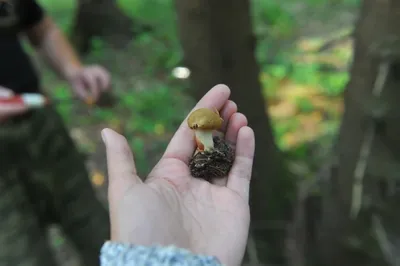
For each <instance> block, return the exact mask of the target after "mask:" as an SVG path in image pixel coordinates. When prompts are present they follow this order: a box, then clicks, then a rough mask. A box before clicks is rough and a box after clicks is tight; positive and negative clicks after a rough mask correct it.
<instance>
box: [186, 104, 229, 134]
mask: <svg viewBox="0 0 400 266" xmlns="http://www.w3.org/2000/svg"><path fill="white" fill-rule="evenodd" d="M223 121H224V120H223V119H222V118H221V117H220V116H219V113H218V111H217V110H215V111H213V110H210V109H208V108H200V109H197V110H195V111H193V112H192V113H191V114H190V116H189V118H188V120H187V123H188V126H189V127H190V128H191V129H203V130H215V129H219V128H220V127H221V125H222V122H223Z"/></svg>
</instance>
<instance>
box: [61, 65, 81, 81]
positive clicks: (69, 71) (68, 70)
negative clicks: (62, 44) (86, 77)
mask: <svg viewBox="0 0 400 266" xmlns="http://www.w3.org/2000/svg"><path fill="white" fill-rule="evenodd" d="M82 68H83V66H82V64H81V63H80V62H72V63H70V64H68V65H67V66H66V67H65V69H64V71H63V72H62V76H63V78H64V79H65V80H66V81H68V82H70V81H71V80H72V79H73V78H74V77H75V76H76V73H78V72H79V71H80V70H81V69H82Z"/></svg>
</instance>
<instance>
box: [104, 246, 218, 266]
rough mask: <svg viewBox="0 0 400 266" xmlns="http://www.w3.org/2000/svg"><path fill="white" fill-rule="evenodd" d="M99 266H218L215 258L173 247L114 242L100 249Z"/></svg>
mask: <svg viewBox="0 0 400 266" xmlns="http://www.w3.org/2000/svg"><path fill="white" fill-rule="evenodd" d="M100 263H101V266H115V265H119V266H134V265H157V266H175V265H176V266H178V265H193V266H220V265H222V264H221V263H220V262H219V261H218V259H217V258H216V257H212V256H204V255H196V254H193V253H191V252H189V251H188V250H185V249H180V248H177V247H174V246H168V247H161V246H152V247H145V246H136V245H132V244H122V243H116V242H110V241H108V242H106V243H105V244H104V245H103V247H102V248H101V254H100Z"/></svg>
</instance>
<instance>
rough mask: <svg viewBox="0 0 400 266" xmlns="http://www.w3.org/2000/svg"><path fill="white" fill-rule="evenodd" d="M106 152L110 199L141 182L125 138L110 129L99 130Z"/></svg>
mask: <svg viewBox="0 0 400 266" xmlns="http://www.w3.org/2000/svg"><path fill="white" fill-rule="evenodd" d="M101 135H102V138H103V142H104V144H105V146H106V152H107V168H108V179H109V187H108V192H109V196H110V200H111V198H112V197H114V195H115V196H118V195H120V196H122V195H124V192H125V190H126V189H130V188H132V186H134V185H136V184H139V183H141V182H142V181H141V179H140V178H139V177H138V175H137V172H136V166H135V162H134V160H133V155H132V152H131V149H130V147H129V145H128V142H127V141H126V138H125V137H123V136H122V135H120V134H118V133H117V132H115V131H113V130H111V129H108V128H106V129H103V130H102V132H101Z"/></svg>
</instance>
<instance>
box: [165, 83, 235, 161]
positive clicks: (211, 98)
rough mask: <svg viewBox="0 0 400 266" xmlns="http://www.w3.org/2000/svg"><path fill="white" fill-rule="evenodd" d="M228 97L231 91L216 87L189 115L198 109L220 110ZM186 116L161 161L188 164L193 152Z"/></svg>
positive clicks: (193, 147)
mask: <svg viewBox="0 0 400 266" xmlns="http://www.w3.org/2000/svg"><path fill="white" fill-rule="evenodd" d="M230 95H231V90H230V89H229V88H228V87H227V86H226V85H222V84H219V85H216V86H214V87H213V88H212V89H211V90H209V91H208V92H207V93H206V94H205V95H204V96H203V98H201V100H200V101H199V102H198V103H197V104H196V106H195V107H194V108H193V109H192V110H191V111H190V113H191V112H193V111H194V110H196V109H199V108H210V109H214V108H216V109H217V110H220V109H221V108H222V107H223V106H224V105H225V103H226V102H227V101H228V99H229V96H230ZM190 113H189V114H190ZM188 116H189V115H188ZM188 116H186V118H185V120H183V122H182V124H181V125H180V126H179V128H178V130H177V131H176V133H175V134H174V136H173V137H172V139H171V141H170V143H169V144H168V147H167V149H166V151H165V153H164V155H163V158H162V159H168V158H175V159H179V160H181V161H182V162H184V163H186V164H188V162H189V159H190V157H191V156H192V155H193V152H194V150H195V141H194V133H193V131H192V130H191V129H190V128H189V127H188V125H187V118H188Z"/></svg>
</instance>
